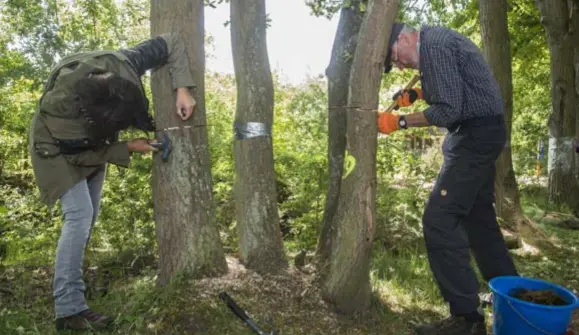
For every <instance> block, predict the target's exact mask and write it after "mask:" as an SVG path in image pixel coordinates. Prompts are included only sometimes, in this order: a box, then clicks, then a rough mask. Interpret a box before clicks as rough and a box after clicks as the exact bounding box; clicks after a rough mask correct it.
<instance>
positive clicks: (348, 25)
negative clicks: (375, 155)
mask: <svg viewBox="0 0 579 335" xmlns="http://www.w3.org/2000/svg"><path fill="white" fill-rule="evenodd" d="M347 4H349V6H348V7H343V8H342V11H341V14H340V22H339V23H338V29H337V31H336V37H335V39H334V45H333V47H332V56H331V58H330V65H329V66H328V68H327V69H326V76H327V77H328V169H329V180H328V191H327V193H326V206H325V208H324V217H323V219H322V230H321V232H320V236H319V239H318V247H317V251H316V258H317V260H316V261H317V263H318V266H319V268H320V270H321V271H322V272H323V271H324V269H325V265H326V261H327V259H328V255H329V254H330V253H331V248H332V239H333V238H332V234H334V233H335V232H336V221H335V220H334V215H335V214H336V209H337V208H338V200H339V197H338V196H339V194H340V184H341V181H342V171H343V167H344V153H345V151H346V105H347V103H348V83H349V81H350V69H351V65H352V59H353V57H354V53H355V51H356V43H357V39H358V32H359V30H360V26H361V25H362V19H363V18H364V15H363V14H362V12H361V11H360V0H346V1H344V6H346V5H347Z"/></svg>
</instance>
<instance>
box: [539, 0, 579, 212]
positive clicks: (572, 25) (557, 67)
mask: <svg viewBox="0 0 579 335" xmlns="http://www.w3.org/2000/svg"><path fill="white" fill-rule="evenodd" d="M535 3H536V5H537V7H538V8H539V10H540V12H541V23H542V24H543V26H544V27H545V31H546V32H547V40H548V43H549V50H550V53H551V99H552V107H553V112H552V114H551V115H550V117H549V122H548V126H549V136H550V139H549V163H550V164H549V167H548V171H549V196H550V198H551V200H552V201H554V202H555V203H557V204H567V205H568V206H569V207H570V208H571V209H572V210H573V211H574V212H575V213H576V215H577V212H579V187H578V184H577V178H576V173H577V172H576V169H578V168H579V167H578V166H577V163H576V156H575V152H574V150H573V142H574V141H573V139H574V138H575V136H576V135H577V131H578V130H579V127H578V126H577V122H579V120H578V118H577V112H578V111H579V108H578V105H577V104H578V102H579V99H578V94H579V91H578V89H579V79H578V78H579V77H578V76H577V72H578V71H579V62H577V60H578V58H579V55H576V54H575V53H576V52H577V48H578V47H577V45H578V44H579V38H578V37H579V35H578V34H579V32H578V31H577V29H579V5H577V2H576V1H563V0H560V1H551V0H535Z"/></svg>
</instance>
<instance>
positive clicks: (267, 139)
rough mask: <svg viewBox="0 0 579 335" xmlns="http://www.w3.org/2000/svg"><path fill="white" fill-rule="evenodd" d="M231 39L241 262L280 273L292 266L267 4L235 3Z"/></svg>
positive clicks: (251, 0)
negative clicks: (282, 214)
mask: <svg viewBox="0 0 579 335" xmlns="http://www.w3.org/2000/svg"><path fill="white" fill-rule="evenodd" d="M231 41H232V51H233V65H234V68H235V79H236V83H237V109H236V112H235V125H234V128H235V133H236V134H235V142H234V148H233V152H234V159H235V171H236V183H235V211H236V219H237V230H238V232H239V249H240V258H241V261H242V262H243V263H244V264H245V265H246V266H247V267H249V268H251V269H254V270H256V271H258V272H261V273H268V272H277V271H279V270H282V269H284V268H286V267H287V260H286V259H285V254H284V248H283V241H282V237H281V230H280V225H279V214H278V209H277V195H276V186H275V173H274V165H273V146H272V137H271V128H272V123H273V79H272V77H271V71H270V66H269V59H268V55H267V44H266V14H265V0H232V1H231ZM252 127H257V128H255V130H254V131H252V130H251V129H253V128H252Z"/></svg>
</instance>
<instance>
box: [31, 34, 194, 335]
mask: <svg viewBox="0 0 579 335" xmlns="http://www.w3.org/2000/svg"><path fill="white" fill-rule="evenodd" d="M163 66H168V67H169V72H170V75H171V80H172V88H173V89H174V90H175V91H176V105H177V113H178V114H179V116H180V117H181V118H182V119H183V120H186V119H188V118H189V117H190V116H191V114H192V113H193V109H194V107H195V100H194V99H193V97H192V96H191V94H190V92H189V90H190V89H192V88H193V87H194V83H193V79H192V76H191V72H190V69H189V60H188V57H187V54H186V52H185V46H184V44H183V41H182V40H181V39H180V37H179V35H178V34H174V33H169V34H163V35H160V36H157V37H154V38H151V39H149V40H146V41H144V42H141V43H139V44H137V45H136V46H134V47H132V48H128V49H122V50H116V51H94V52H85V53H79V54H74V55H71V56H68V57H66V58H64V59H63V60H62V61H61V62H60V63H59V64H58V65H57V66H56V67H55V68H54V69H53V70H52V72H51V74H50V76H49V78H48V81H47V83H46V87H45V90H44V93H43V95H42V97H41V98H40V101H39V107H38V110H37V112H36V113H35V115H34V117H33V120H32V124H31V130H30V139H31V141H30V155H31V158H32V165H33V169H34V175H35V179H36V183H37V185H38V187H39V189H40V194H41V199H42V201H43V202H44V203H46V204H47V205H49V206H52V205H54V203H56V201H57V200H60V205H61V208H62V212H63V215H64V224H63V226H62V231H61V235H60V238H59V241H58V247H57V251H56V262H55V269H54V271H55V273H54V288H53V289H54V292H53V295H54V303H55V314H56V328H57V330H67V329H74V330H84V329H103V328H106V327H108V326H109V325H110V324H111V323H112V321H113V320H112V318H111V317H108V316H105V315H101V314H98V313H95V312H93V311H91V310H90V309H89V308H88V306H87V304H86V301H85V298H84V290H85V285H84V282H83V280H82V263H83V259H84V252H85V247H86V244H87V242H88V239H89V236H90V232H91V229H92V226H93V225H94V222H95V220H96V218H97V214H98V210H99V206H100V200H101V192H102V186H103V181H104V178H105V170H106V164H107V163H112V164H115V165H118V166H122V167H128V165H129V162H130V157H131V154H132V153H133V152H140V153H147V152H151V151H155V150H156V149H155V148H154V147H153V146H152V145H151V140H148V139H146V138H137V139H133V140H130V141H118V133H119V132H120V131H122V130H124V129H128V128H135V129H141V130H144V131H154V130H155V127H154V124H153V121H152V118H151V116H150V114H149V103H148V100H147V98H146V95H145V91H144V89H143V85H142V82H141V77H142V75H143V74H144V73H145V72H146V71H147V70H155V69H157V68H159V67H163Z"/></svg>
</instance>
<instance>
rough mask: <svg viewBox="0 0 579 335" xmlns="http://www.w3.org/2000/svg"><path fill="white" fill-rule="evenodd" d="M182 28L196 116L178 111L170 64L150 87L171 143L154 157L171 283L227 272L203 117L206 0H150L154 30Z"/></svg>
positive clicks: (160, 234)
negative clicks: (168, 151)
mask: <svg viewBox="0 0 579 335" xmlns="http://www.w3.org/2000/svg"><path fill="white" fill-rule="evenodd" d="M166 32H180V33H181V36H182V38H183V39H184V43H185V45H186V48H187V54H188V56H189V61H190V68H191V72H192V75H193V79H194V81H195V84H196V90H195V92H194V93H193V96H194V98H195V100H196V101H197V106H196V107H195V111H194V113H193V117H192V119H189V120H187V121H185V122H184V121H182V120H180V118H179V117H178V115H177V113H176V112H174V111H175V110H176V108H175V92H174V91H173V90H172V87H171V79H170V75H169V69H166V68H162V69H160V70H158V71H154V72H153V73H152V77H151V89H152V92H153V102H154V105H155V123H156V126H157V129H167V128H176V129H175V130H172V131H170V132H167V136H168V138H169V139H170V141H171V143H172V152H171V154H170V158H169V159H168V160H167V161H166V162H165V161H163V160H162V157H157V158H155V162H154V165H153V197H154V206H155V207H154V212H155V221H156V227H157V241H158V245H159V277H158V281H159V283H160V284H161V285H165V284H167V283H168V282H169V281H170V279H171V278H172V277H174V276H175V275H177V274H178V273H180V272H184V273H186V274H187V275H188V276H190V277H204V276H217V275H220V274H223V273H225V272H226V271H227V263H226V262H225V256H224V253H223V249H222V246H221V241H220V238H219V232H218V230H217V224H216V222H215V205H214V203H213V195H212V188H213V185H212V179H211V160H210V155H209V149H208V138H207V128H206V120H205V80H204V77H205V49H204V28H203V1H202V0H194V1H188V2H175V1H168V0H155V1H152V2H151V34H152V35H153V36H154V35H155V34H161V33H166Z"/></svg>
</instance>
